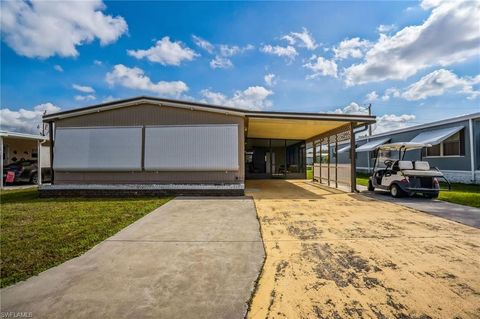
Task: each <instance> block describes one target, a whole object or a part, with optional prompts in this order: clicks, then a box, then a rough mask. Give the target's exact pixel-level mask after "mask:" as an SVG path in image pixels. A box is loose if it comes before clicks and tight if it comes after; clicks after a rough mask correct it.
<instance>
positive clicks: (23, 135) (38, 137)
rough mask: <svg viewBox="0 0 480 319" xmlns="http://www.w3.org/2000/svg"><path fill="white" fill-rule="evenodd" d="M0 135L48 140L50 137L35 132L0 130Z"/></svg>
mask: <svg viewBox="0 0 480 319" xmlns="http://www.w3.org/2000/svg"><path fill="white" fill-rule="evenodd" d="M0 137H11V138H18V139H25V140H46V139H47V138H48V137H46V136H42V135H35V134H25V133H18V132H8V131H0Z"/></svg>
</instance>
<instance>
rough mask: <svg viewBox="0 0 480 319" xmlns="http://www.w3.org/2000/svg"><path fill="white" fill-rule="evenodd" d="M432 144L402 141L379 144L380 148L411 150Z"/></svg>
mask: <svg viewBox="0 0 480 319" xmlns="http://www.w3.org/2000/svg"><path fill="white" fill-rule="evenodd" d="M431 146H432V145H431V144H424V143H412V142H400V143H390V144H383V145H380V146H378V149H380V150H386V151H399V150H400V149H401V150H402V151H411V150H418V149H422V148H424V147H431Z"/></svg>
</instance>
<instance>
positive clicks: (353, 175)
mask: <svg viewBox="0 0 480 319" xmlns="http://www.w3.org/2000/svg"><path fill="white" fill-rule="evenodd" d="M353 128H354V124H353V123H350V157H351V158H352V160H351V165H350V187H351V191H352V193H354V192H356V191H357V160H356V158H355V132H354V131H353Z"/></svg>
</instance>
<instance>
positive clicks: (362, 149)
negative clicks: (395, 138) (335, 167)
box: [356, 137, 390, 152]
mask: <svg viewBox="0 0 480 319" xmlns="http://www.w3.org/2000/svg"><path fill="white" fill-rule="evenodd" d="M388 141H390V137H387V138H381V139H379V140H374V141H370V142H367V143H365V144H363V145H362V146H359V147H357V150H356V151H357V152H370V151H373V150H375V149H376V148H377V147H379V146H380V145H382V144H385V143H387V142H388Z"/></svg>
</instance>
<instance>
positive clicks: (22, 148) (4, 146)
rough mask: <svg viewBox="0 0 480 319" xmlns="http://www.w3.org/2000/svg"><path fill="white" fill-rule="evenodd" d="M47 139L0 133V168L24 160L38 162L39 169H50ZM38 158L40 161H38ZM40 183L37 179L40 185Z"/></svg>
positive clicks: (32, 135)
mask: <svg viewBox="0 0 480 319" xmlns="http://www.w3.org/2000/svg"><path fill="white" fill-rule="evenodd" d="M49 143H50V142H49V141H48V137H46V136H41V135H34V134H24V133H17V132H7V131H0V153H1V154H2V157H1V160H0V168H2V172H3V167H5V166H7V165H9V164H12V163H15V162H19V161H24V160H27V161H29V160H33V161H37V162H39V164H40V165H41V167H43V168H46V167H50V147H49V145H50V144H49ZM39 158H40V161H38V159H39ZM41 182H42V181H41V179H38V183H39V184H40V183H41Z"/></svg>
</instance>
